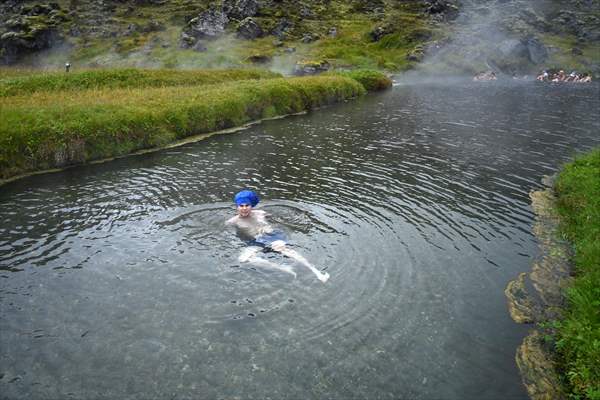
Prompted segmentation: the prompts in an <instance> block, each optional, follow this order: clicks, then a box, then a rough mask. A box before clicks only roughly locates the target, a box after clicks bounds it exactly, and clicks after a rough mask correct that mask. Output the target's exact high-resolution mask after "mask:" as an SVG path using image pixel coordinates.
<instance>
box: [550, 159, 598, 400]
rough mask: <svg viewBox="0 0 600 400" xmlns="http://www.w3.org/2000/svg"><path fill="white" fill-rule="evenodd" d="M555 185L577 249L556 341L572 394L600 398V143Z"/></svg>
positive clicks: (566, 233)
mask: <svg viewBox="0 0 600 400" xmlns="http://www.w3.org/2000/svg"><path fill="white" fill-rule="evenodd" d="M555 188H556V192H557V195H558V210H559V213H560V215H561V218H562V221H563V222H562V227H561V229H562V232H563V234H564V236H565V237H566V238H567V239H568V240H569V241H571V242H572V243H573V247H574V250H575V257H574V262H575V280H574V283H573V285H572V287H571V288H570V289H569V290H568V294H567V296H568V310H567V314H566V317H565V319H564V320H562V321H560V322H556V323H555V326H556V328H557V340H556V345H557V349H558V351H559V353H560V356H561V359H562V362H563V365H562V368H563V372H564V376H565V380H566V382H567V385H568V386H569V389H570V392H571V393H572V397H573V398H577V399H585V398H589V399H600V149H596V150H594V151H593V152H591V153H590V154H588V155H585V156H582V157H579V158H577V159H576V160H575V161H574V162H572V163H570V164H568V165H566V166H565V167H564V169H563V171H562V172H561V174H560V176H559V178H558V181H557V183H556V187H555Z"/></svg>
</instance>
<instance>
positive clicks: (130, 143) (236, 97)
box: [0, 71, 392, 185]
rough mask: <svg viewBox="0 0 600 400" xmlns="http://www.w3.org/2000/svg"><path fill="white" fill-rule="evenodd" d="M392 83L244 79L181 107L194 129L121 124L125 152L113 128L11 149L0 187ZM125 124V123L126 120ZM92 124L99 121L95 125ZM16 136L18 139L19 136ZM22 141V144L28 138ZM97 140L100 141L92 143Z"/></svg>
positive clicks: (358, 78) (357, 75)
mask: <svg viewBox="0 0 600 400" xmlns="http://www.w3.org/2000/svg"><path fill="white" fill-rule="evenodd" d="M391 86H392V82H391V79H389V77H387V76H386V75H384V74H383V73H380V72H375V71H356V72H354V73H344V74H339V75H337V74H335V75H334V74H331V75H327V76H322V77H307V78H288V79H286V78H282V79H270V80H267V81H265V82H256V83H252V82H245V83H243V84H241V85H240V88H239V90H237V88H235V89H233V90H230V92H231V95H230V96H228V97H227V98H226V99H225V100H223V99H217V101H215V102H211V101H210V100H209V101H204V102H202V101H201V104H199V107H198V105H196V104H192V105H191V106H189V110H185V109H184V110H183V112H184V114H187V116H186V117H184V118H187V119H189V120H192V123H188V124H187V125H189V126H194V127H195V128H194V129H186V128H181V127H179V126H176V127H175V128H173V127H171V126H170V125H169V124H170V122H166V123H163V124H162V125H158V124H157V123H156V122H157V120H158V119H160V118H157V117H156V115H149V117H148V121H149V122H150V123H147V121H143V123H141V124H139V125H140V126H139V127H137V129H131V128H130V127H128V126H124V130H127V129H128V130H129V131H134V134H132V135H129V136H127V137H126V139H125V140H126V141H127V148H126V150H125V151H123V146H122V143H123V139H121V138H118V137H117V138H115V136H116V135H114V133H111V132H108V133H106V134H103V133H102V131H101V130H100V131H98V132H91V134H88V135H87V136H86V137H84V138H82V137H81V136H79V135H78V134H77V133H75V134H71V135H69V134H66V135H63V134H62V132H49V134H48V137H50V139H46V140H47V141H48V143H50V144H46V143H44V144H43V145H38V146H37V149H41V151H33V152H32V151H29V152H26V151H23V150H27V149H29V147H28V146H27V145H25V144H23V145H22V146H21V147H23V150H22V151H20V152H14V151H13V154H12V155H11V156H7V157H6V160H9V159H11V157H12V159H15V160H18V162H13V163H11V164H10V167H8V168H6V169H3V170H0V185H4V184H6V183H9V182H13V181H15V180H17V179H21V178H24V177H27V176H31V175H34V174H39V173H48V172H53V171H59V170H62V169H64V168H68V167H72V166H76V165H84V164H88V163H91V162H95V161H103V162H106V161H108V160H110V159H114V158H117V157H122V156H126V155H130V154H139V152H143V151H146V150H148V151H155V150H156V149H161V148H164V147H166V146H169V145H171V144H173V143H178V142H179V141H180V140H184V141H185V140H186V138H189V137H191V136H196V135H203V134H208V133H211V132H222V131H227V130H229V129H232V128H233V129H235V128H238V127H245V126H247V125H248V124H251V123H256V122H260V121H262V120H265V119H269V118H273V117H282V116H287V115H291V114H297V113H301V112H305V111H309V110H313V109H317V108H319V107H322V106H326V105H331V104H335V103H339V102H344V101H348V100H351V99H354V98H357V97H359V96H363V95H365V94H367V93H369V92H374V91H380V90H384V89H387V88H389V87H391ZM282 96H283V97H282ZM286 97H287V98H286ZM221 103H223V104H224V106H223V104H221ZM198 108H200V109H202V108H203V110H204V111H205V114H207V115H208V116H209V120H207V121H200V120H202V118H203V117H202V115H200V116H193V115H192V113H193V112H194V111H195V110H197V109H198ZM219 109H223V111H224V112H223V113H221V114H220V115H219V113H218V111H217V112H215V110H219ZM75 111H77V110H75ZM156 111H160V113H162V114H165V117H166V118H164V120H168V119H170V118H169V117H172V116H173V114H181V110H179V109H172V110H166V112H165V110H156ZM169 113H170V114H169ZM201 114H202V113H201ZM257 117H258V118H257ZM261 117H262V118H261ZM172 119H175V120H177V119H181V115H175V118H172ZM128 122H129V121H126V123H128ZM95 125H96V126H98V125H100V124H97V123H96V124H95ZM117 125H118V124H117ZM156 125H158V127H157V126H156ZM91 126H93V124H91ZM198 127H200V128H198ZM203 127H204V128H203ZM94 128H95V127H94ZM215 128H217V129H215ZM218 128H225V129H218ZM117 129H118V127H117ZM152 130H154V131H159V132H160V133H159V134H158V135H154V136H156V137H157V138H158V142H156V141H155V140H153V139H154V137H153V134H152V133H151V131H152ZM165 133H166V134H165ZM58 136H60V137H59V139H58V141H56V139H55V141H53V137H54V138H55V137H58ZM165 138H166V139H165ZM17 140H19V139H18V138H17ZM21 141H22V142H26V140H21ZM96 143H98V144H99V145H98V146H95V144H96ZM94 146H95V147H98V148H101V150H100V151H97V150H96V149H94V151H93V152H92V151H90V150H89V149H90V148H91V147H94ZM90 153H92V155H90ZM40 154H41V155H40ZM19 164H21V165H19Z"/></svg>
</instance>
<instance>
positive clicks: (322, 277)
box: [317, 272, 329, 283]
mask: <svg viewBox="0 0 600 400" xmlns="http://www.w3.org/2000/svg"><path fill="white" fill-rule="evenodd" d="M317 279H319V280H320V281H321V282H323V283H325V282H327V281H328V280H329V274H328V273H327V272H319V273H318V275H317Z"/></svg>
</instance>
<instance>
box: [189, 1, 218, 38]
mask: <svg viewBox="0 0 600 400" xmlns="http://www.w3.org/2000/svg"><path fill="white" fill-rule="evenodd" d="M228 22H229V18H227V15H226V14H225V13H224V12H223V11H220V10H217V9H215V8H211V9H209V10H207V11H204V12H203V13H201V14H200V15H198V16H197V17H196V18H192V19H191V20H190V21H189V22H188V26H187V29H186V33H187V34H188V35H189V36H192V37H195V38H196V39H215V38H217V37H219V36H221V35H222V34H223V33H224V32H225V26H226V25H227V23H228Z"/></svg>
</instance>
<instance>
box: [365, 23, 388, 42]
mask: <svg viewBox="0 0 600 400" xmlns="http://www.w3.org/2000/svg"><path fill="white" fill-rule="evenodd" d="M387 34H388V31H387V29H386V28H385V27H383V26H378V27H376V28H375V29H373V30H372V31H371V32H369V37H370V38H371V41H373V42H378V41H379V40H381V38H382V37H384V36H385V35H387Z"/></svg>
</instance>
